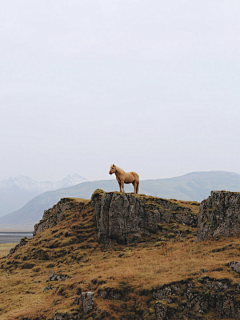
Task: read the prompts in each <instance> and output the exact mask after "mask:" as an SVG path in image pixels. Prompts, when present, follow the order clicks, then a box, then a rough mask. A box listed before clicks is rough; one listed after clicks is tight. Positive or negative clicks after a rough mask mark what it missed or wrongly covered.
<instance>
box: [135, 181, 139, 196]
mask: <svg viewBox="0 0 240 320" xmlns="http://www.w3.org/2000/svg"><path fill="white" fill-rule="evenodd" d="M138 190H139V181H137V186H136V193H137V194H138Z"/></svg>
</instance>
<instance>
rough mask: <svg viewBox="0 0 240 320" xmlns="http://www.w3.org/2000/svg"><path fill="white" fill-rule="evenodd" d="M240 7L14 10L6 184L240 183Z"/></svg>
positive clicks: (155, 0)
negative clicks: (190, 178)
mask: <svg viewBox="0 0 240 320" xmlns="http://www.w3.org/2000/svg"><path fill="white" fill-rule="evenodd" d="M239 16H240V2H239V1H237V0H234V1H233V0H228V1H221V0H218V1H217V0H213V1H203V0H201V1H190V0H185V1H171V0H170V1H160V0H152V1H142V0H138V1H136V0H122V1H107V0H101V1H92V0H81V1H72V0H69V1H62V0H55V1H54V0H52V1H49V0H48V1H44V0H41V1H30V0H29V1H26V0H22V1H11V0H8V1H2V2H1V11H0V43H1V50H0V70H1V73H0V111H1V116H0V133H1V135H0V148H1V156H0V168H1V170H0V180H3V179H5V178H8V177H9V176H12V175H16V174H23V175H27V176H30V177H31V178H33V179H36V180H39V181H43V180H60V179H62V178H63V177H64V176H66V175H68V174H73V173H78V174H80V175H82V176H84V177H85V178H86V179H88V180H98V179H110V178H111V179H112V178H113V177H110V176H109V175H108V171H109V167H110V165H111V164H112V163H115V164H117V165H118V166H120V167H122V168H123V169H125V170H126V171H132V170H133V171H136V172H138V173H139V175H140V178H141V179H155V178H167V177H173V176H177V175H182V174H185V173H187V172H192V171H209V170H226V171H233V172H238V173H240V162H239V156H240V151H239V116H240V108H239V105H240V59H239V57H240V19H239Z"/></svg>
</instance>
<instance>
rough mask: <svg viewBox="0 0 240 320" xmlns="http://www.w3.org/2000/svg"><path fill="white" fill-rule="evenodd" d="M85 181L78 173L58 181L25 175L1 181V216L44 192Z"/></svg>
mask: <svg viewBox="0 0 240 320" xmlns="http://www.w3.org/2000/svg"><path fill="white" fill-rule="evenodd" d="M85 181H87V180H86V179H85V178H83V177H81V176H80V175H78V174H74V175H69V176H67V177H65V178H64V179H62V180H60V181H57V182H51V181H44V182H38V181H35V180H32V179H31V178H29V177H26V176H23V175H17V176H14V177H11V178H9V179H5V180H3V181H0V217H1V216H2V215H6V214H8V213H10V212H13V211H15V210H17V209H20V208H21V207H22V206H23V205H25V204H26V203H27V202H28V201H30V200H31V199H32V198H34V197H36V196H37V195H39V194H41V193H43V192H46V191H52V190H57V189H61V188H67V187H70V186H73V185H76V184H79V183H81V182H85Z"/></svg>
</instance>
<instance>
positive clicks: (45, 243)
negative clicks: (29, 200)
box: [0, 190, 240, 320]
mask: <svg viewBox="0 0 240 320" xmlns="http://www.w3.org/2000/svg"><path fill="white" fill-rule="evenodd" d="M239 199H240V194H236V193H230V192H216V193H214V194H212V195H211V197H209V198H208V199H207V200H205V201H203V202H202V204H201V206H200V207H201V208H202V209H201V210H202V211H201V217H203V216H204V215H205V216H206V217H209V219H211V221H212V218H211V215H212V214H213V212H214V210H217V212H218V216H219V222H218V223H217V225H214V224H213V223H214V222H213V221H212V222H211V223H212V226H211V228H210V229H211V230H210V231H211V232H212V231H213V228H215V227H216V228H217V229H216V231H217V230H218V228H220V229H221V228H222V227H221V224H222V223H224V221H222V219H221V214H222V215H224V214H226V212H227V214H228V216H229V225H226V224H224V226H225V231H230V233H231V228H232V220H231V219H230V217H231V216H232V218H234V214H239V212H240V205H239ZM213 208H215V209H213ZM225 209H226V210H227V211H224V210H225ZM198 211H199V203H197V202H190V201H178V200H170V201H169V200H166V199H162V198H156V197H152V196H145V195H137V196H134V195H132V194H126V195H122V194H120V193H118V192H110V193H105V192H104V191H102V190H96V191H95V192H94V194H93V196H92V198H91V201H90V200H84V199H77V198H65V199H62V200H61V201H60V202H59V203H58V204H57V205H56V206H54V207H53V208H51V209H49V210H48V211H46V212H45V213H44V216H43V219H42V220H41V221H40V222H39V223H38V224H37V225H36V227H35V236H34V238H33V239H31V240H29V239H23V240H22V241H21V242H20V245H19V246H18V248H15V249H12V250H11V253H10V255H9V256H8V257H6V258H2V259H0V283H1V291H0V298H1V299H0V316H1V319H2V320H16V319H18V320H20V319H21V320H23V319H24V320H37V319H48V320H64V319H65V320H79V319H92V320H93V319H94V320H100V319H102V320H103V319H104V320H110V319H111V320H117V319H126V320H135V319H139V320H140V319H141V320H143V319H144V320H146V319H147V320H149V319H150V320H151V319H157V320H160V319H164V320H167V319H209V320H210V319H212V320H213V319H215V320H216V319H239V318H240V278H239V272H240V268H239V265H240V263H239V262H237V261H236V260H235V259H236V257H239V250H240V242H239V236H238V235H237V234H236V232H239V231H240V226H239V228H238V230H236V228H235V226H234V228H235V229H234V230H235V233H232V235H231V236H228V237H226V236H224V233H223V235H222V236H221V237H220V235H221V233H219V232H218V233H216V234H215V236H213V238H211V239H207V240H205V241H200V242H198V243H196V241H195V240H196V233H197V230H198V228H197V226H196V224H197V221H198V217H197V214H198ZM201 219H203V221H205V220H206V219H205V218H201ZM200 223H202V222H201V221H200ZM207 225H208V222H207ZM106 230H109V232H107V233H106ZM126 230H127V233H126ZM221 230H222V229H221ZM204 232H205V231H204ZM109 240H110V241H109ZM234 260H235V261H234Z"/></svg>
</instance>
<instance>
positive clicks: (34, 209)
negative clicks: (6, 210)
mask: <svg viewBox="0 0 240 320" xmlns="http://www.w3.org/2000/svg"><path fill="white" fill-rule="evenodd" d="M98 188H100V189H104V190H106V191H113V190H118V184H117V182H116V180H115V179H113V180H102V181H89V182H83V183H81V184H78V185H75V186H72V187H69V188H64V189H60V190H56V191H51V192H45V193H44V194H41V195H39V196H37V197H35V198H34V199H32V200H31V201H29V202H28V203H27V204H26V205H25V206H24V207H22V208H21V209H20V210H17V211H15V212H12V213H10V214H8V215H6V216H4V217H0V226H1V229H2V230H4V229H6V230H7V229H14V228H15V229H24V230H33V225H34V224H35V223H36V222H38V221H39V219H41V216H42V213H43V211H44V210H46V209H48V208H50V207H51V206H53V205H54V204H55V203H57V202H58V201H59V200H60V199H61V198H63V197H77V198H84V199H90V197H91V194H92V193H93V192H94V190H95V189H98ZM211 190H231V191H238V190H240V175H239V174H236V173H230V172H224V171H210V172H195V173H189V174H186V175H183V176H180V177H175V178H170V179H156V180H144V181H140V193H142V194H151V195H153V196H156V197H163V198H166V199H182V200H186V201H188V200H189V201H202V200H203V199H205V198H206V197H208V195H209V193H210V191H211ZM126 191H127V192H132V185H131V186H130V185H126Z"/></svg>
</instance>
